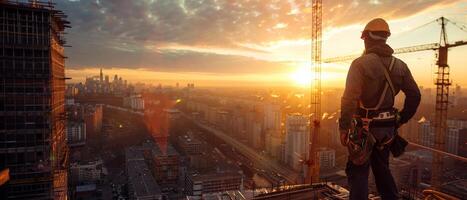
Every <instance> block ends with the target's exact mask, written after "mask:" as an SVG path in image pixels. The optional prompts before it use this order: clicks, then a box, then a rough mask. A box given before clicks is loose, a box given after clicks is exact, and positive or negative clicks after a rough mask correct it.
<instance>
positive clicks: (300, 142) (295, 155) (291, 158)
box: [285, 114, 309, 170]
mask: <svg viewBox="0 0 467 200" xmlns="http://www.w3.org/2000/svg"><path fill="white" fill-rule="evenodd" d="M285 126H286V132H285V134H286V139H285V162H286V163H287V164H289V165H290V166H291V167H292V168H294V169H295V170H301V168H302V166H303V161H304V160H306V158H308V149H309V147H308V141H309V139H308V138H309V132H308V119H307V117H306V116H304V115H302V114H291V115H287V120H286V123H285Z"/></svg>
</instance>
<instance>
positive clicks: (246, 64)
mask: <svg viewBox="0 0 467 200" xmlns="http://www.w3.org/2000/svg"><path fill="white" fill-rule="evenodd" d="M57 7H58V8H60V9H63V10H64V11H65V12H66V13H67V14H68V15H69V16H70V21H71V22H72V24H74V27H73V29H72V30H71V31H69V32H70V34H69V35H68V40H69V43H70V45H71V46H73V48H69V49H68V55H69V60H67V66H68V68H67V76H69V77H72V78H73V79H72V80H70V81H71V82H80V81H83V80H84V78H85V76H86V75H88V74H90V73H89V72H91V71H95V70H97V69H99V68H101V67H103V68H104V70H106V71H108V72H109V73H110V74H124V76H125V77H128V80H129V81H131V82H138V81H139V82H146V83H154V82H157V81H159V82H162V83H173V80H174V79H178V80H189V81H192V82H198V85H201V86H203V85H204V86H213V85H223V84H228V82H233V83H235V84H238V85H255V84H257V85H273V86H277V85H284V84H287V85H290V86H302V87H303V86H304V85H308V79H309V78H308V76H307V75H306V74H307V71H308V69H309V68H308V66H310V62H309V60H310V59H309V57H310V35H309V33H310V26H309V24H310V23H309V22H310V17H311V14H310V11H309V4H308V2H301V1H300V2H298V1H278V2H275V3H272V4H269V5H266V4H264V3H262V2H261V1H257V2H256V1H249V2H241V1H226V2H224V1H212V2H211V1H206V2H204V1H131V2H126V1H105V0H100V1H95V2H94V1H68V0H64V1H61V2H59V3H58V4H57ZM402 7H404V9H400V8H402ZM466 7H467V2H466V1H464V0H458V1H455V0H453V1H438V2H418V1H400V2H397V3H388V2H383V1H376V0H375V1H353V2H348V3H342V2H334V1H326V2H324V3H323V15H324V17H325V18H326V21H324V24H323V26H324V29H323V36H324V37H323V58H327V57H335V56H341V55H347V54H355V53H359V52H361V51H362V49H363V42H362V40H360V37H359V36H360V35H359V34H360V33H361V30H362V28H363V25H364V24H365V23H366V22H367V21H368V20H370V19H372V18H375V17H384V18H386V19H387V20H388V21H389V24H390V27H391V30H392V36H391V37H390V38H389V40H388V43H389V44H390V45H391V46H392V47H393V48H399V47H405V46H413V45H419V44H428V43H435V42H439V32H440V26H439V25H438V24H437V23H431V24H429V25H428V26H423V27H421V28H419V29H417V27H418V26H421V25H423V24H426V23H427V22H430V21H433V20H435V19H436V18H439V17H441V16H445V17H447V18H448V19H451V20H453V21H455V22H458V25H459V26H464V27H465V25H464V24H465V21H466V19H467V16H466V13H465V10H466ZM408 8H410V9H408ZM130 10H131V11H130ZM358 10H366V11H367V12H365V14H361V13H359V12H358ZM211 19H212V21H211ZM188 29H189V30H190V31H186V30H188ZM413 29H416V30H413ZM447 30H448V36H449V37H448V39H449V41H450V42H454V41H458V40H465V32H463V31H462V30H460V29H458V28H457V27H455V26H452V25H450V26H448V29H447ZM464 30H465V29H464ZM336 47H338V48H336ZM465 53H467V48H465V47H458V48H455V49H453V50H452V51H450V56H449V64H450V65H451V67H452V69H451V72H452V73H451V75H452V79H453V81H454V83H456V84H459V85H461V86H464V87H465V86H467V80H465V79H463V78H462V74H465V73H467V71H466V69H465V68H463V67H462V55H464V54H465ZM397 56H398V57H400V58H402V59H403V60H404V61H405V62H406V63H407V64H408V65H409V67H410V69H411V70H412V72H413V74H414V77H415V79H416V80H417V82H419V83H420V85H423V86H425V87H432V85H433V72H434V71H435V70H433V69H434V67H435V65H434V58H435V57H434V56H435V52H433V51H425V52H418V53H411V54H404V55H397ZM348 66H349V63H338V64H324V65H323V74H322V76H323V87H343V86H344V80H345V76H346V73H347V69H348ZM427 68H428V69H427Z"/></svg>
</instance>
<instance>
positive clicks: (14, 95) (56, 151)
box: [0, 1, 69, 199]
mask: <svg viewBox="0 0 467 200" xmlns="http://www.w3.org/2000/svg"><path fill="white" fill-rule="evenodd" d="M65 18H66V16H65V15H64V14H63V13H62V12H61V11H58V10H55V9H54V7H53V4H52V3H45V2H38V1H31V2H29V3H24V2H16V1H15V2H13V1H0V21H1V23H0V45H1V48H0V168H8V169H10V176H11V180H10V181H9V182H8V183H7V185H6V186H5V187H3V188H2V190H3V191H1V192H0V193H1V194H0V198H2V199H66V198H67V165H68V162H67V160H68V147H67V145H66V142H65V114H64V113H65V107H64V101H65V96H64V93H65V70H64V65H65V58H66V57H65V56H64V47H63V46H64V44H65V41H64V39H63V34H64V30H65V28H68V27H69V26H68V24H69V22H68V21H66V20H65Z"/></svg>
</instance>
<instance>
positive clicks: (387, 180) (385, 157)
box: [345, 127, 399, 200]
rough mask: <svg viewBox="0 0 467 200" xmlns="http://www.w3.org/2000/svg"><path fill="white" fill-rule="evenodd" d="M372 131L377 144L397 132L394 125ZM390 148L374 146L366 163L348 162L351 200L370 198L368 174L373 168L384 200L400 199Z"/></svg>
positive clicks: (379, 191) (372, 129) (347, 170)
mask: <svg viewBox="0 0 467 200" xmlns="http://www.w3.org/2000/svg"><path fill="white" fill-rule="evenodd" d="M370 132H371V133H372V134H373V136H374V137H375V139H376V141H377V144H378V142H381V141H386V139H388V138H391V137H393V136H394V134H395V128H394V127H378V128H370ZM389 154H390V151H389V148H388V147H385V148H383V149H382V150H380V149H378V148H376V147H374V148H373V152H372V153H371V156H370V159H369V161H368V162H367V163H366V164H363V165H354V164H353V163H352V162H351V161H348V162H347V167H346V169H345V172H346V174H347V178H348V183H349V186H350V198H349V199H350V200H364V199H368V175H369V171H370V167H371V170H372V171H373V175H374V177H375V179H374V180H375V183H376V188H377V189H378V193H379V195H380V196H381V198H382V199H383V200H392V199H398V196H399V194H398V191H397V187H396V183H395V182H394V178H393V177H392V175H391V171H390V169H389Z"/></svg>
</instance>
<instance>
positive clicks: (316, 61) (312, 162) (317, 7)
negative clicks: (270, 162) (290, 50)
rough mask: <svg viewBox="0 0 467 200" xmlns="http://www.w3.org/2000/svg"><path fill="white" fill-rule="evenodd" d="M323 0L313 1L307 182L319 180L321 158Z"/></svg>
mask: <svg viewBox="0 0 467 200" xmlns="http://www.w3.org/2000/svg"><path fill="white" fill-rule="evenodd" d="M321 16H322V0H313V2H312V22H311V23H312V24H311V42H312V43H311V62H312V66H311V69H310V70H311V75H313V76H312V80H311V85H310V90H311V91H310V98H311V104H310V108H311V109H312V112H311V113H310V137H309V139H310V143H309V150H308V151H309V155H308V171H307V176H306V178H305V183H316V182H319V158H318V155H317V151H316V149H317V145H318V138H319V133H320V122H321V34H322V30H321V29H322V24H321Z"/></svg>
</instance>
